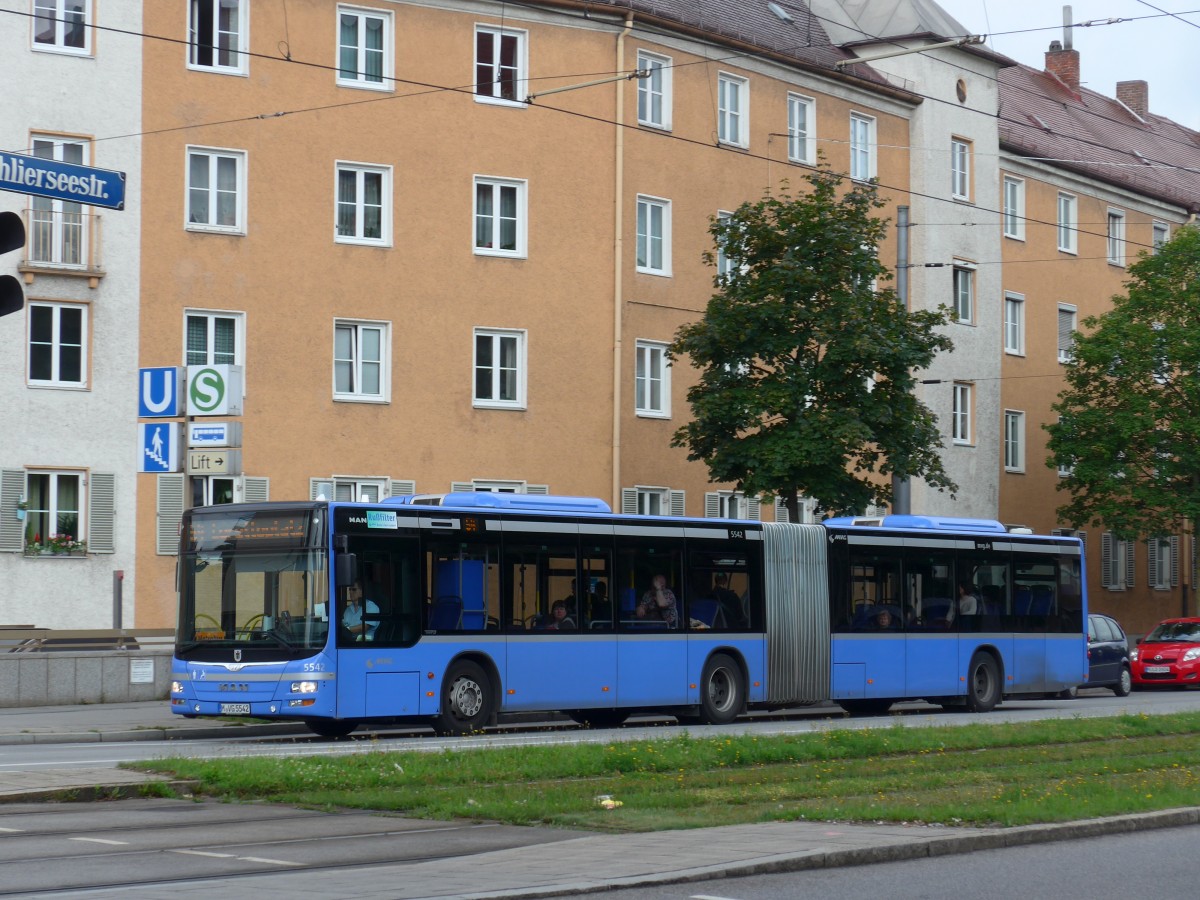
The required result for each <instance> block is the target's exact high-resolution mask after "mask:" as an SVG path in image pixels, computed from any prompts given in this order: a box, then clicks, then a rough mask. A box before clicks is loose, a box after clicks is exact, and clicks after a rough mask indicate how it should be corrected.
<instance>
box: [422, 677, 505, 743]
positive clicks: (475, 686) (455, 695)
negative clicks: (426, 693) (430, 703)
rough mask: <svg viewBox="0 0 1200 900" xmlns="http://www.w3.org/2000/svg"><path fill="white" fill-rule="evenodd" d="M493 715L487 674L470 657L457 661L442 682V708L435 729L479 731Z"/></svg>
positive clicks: (439, 730)
mask: <svg viewBox="0 0 1200 900" xmlns="http://www.w3.org/2000/svg"><path fill="white" fill-rule="evenodd" d="M491 718H492V683H491V680H490V679H489V678H488V677H487V673H486V672H484V671H483V669H482V668H481V667H480V666H479V664H478V663H473V662H471V661H470V660H463V661H462V662H457V663H455V664H454V665H452V666H451V667H450V671H448V672H447V673H446V680H445V681H444V682H442V711H441V713H440V714H439V715H438V717H437V719H435V720H434V725H433V728H434V731H436V732H437V733H438V734H442V735H455V734H471V733H473V732H477V731H482V730H483V726H484V725H486V724H487V723H488V722H489V721H490V720H491Z"/></svg>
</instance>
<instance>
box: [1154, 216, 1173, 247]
mask: <svg viewBox="0 0 1200 900" xmlns="http://www.w3.org/2000/svg"><path fill="white" fill-rule="evenodd" d="M1151 229H1152V230H1151V232H1150V233H1151V239H1150V243H1151V245H1152V246H1153V248H1154V249H1153V250H1152V251H1151V252H1153V253H1157V252H1158V249H1159V248H1160V247H1161V246H1162V245H1163V244H1165V243H1166V242H1167V241H1169V240H1171V226H1170V225H1168V224H1167V223H1166V222H1159V221H1157V220H1156V221H1155V222H1154V224H1153V225H1152V226H1151Z"/></svg>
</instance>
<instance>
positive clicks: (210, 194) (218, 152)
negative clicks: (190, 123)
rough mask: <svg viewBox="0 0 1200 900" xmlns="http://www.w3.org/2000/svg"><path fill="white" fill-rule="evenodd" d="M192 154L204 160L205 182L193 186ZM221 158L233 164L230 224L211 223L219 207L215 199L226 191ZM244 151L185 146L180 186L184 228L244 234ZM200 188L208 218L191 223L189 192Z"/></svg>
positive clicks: (216, 232)
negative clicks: (232, 200)
mask: <svg viewBox="0 0 1200 900" xmlns="http://www.w3.org/2000/svg"><path fill="white" fill-rule="evenodd" d="M193 157H195V158H199V159H204V160H206V161H207V163H208V166H207V178H208V183H207V184H206V185H203V186H197V187H193V186H192V159H193ZM221 160H232V161H233V163H234V165H235V166H236V172H235V177H234V181H235V187H234V191H235V194H236V196H235V197H234V204H233V206H234V221H233V223H232V224H219V223H215V222H213V221H212V220H213V218H214V217H215V212H216V210H217V208H218V204H217V200H218V199H219V197H220V194H221V193H228V191H227V190H226V189H224V188H223V187H222V186H221V185H220V179H219V171H218V169H219V166H220V161H221ZM246 168H247V163H246V152H245V151H244V150H228V149H221V148H217V147H197V146H193V145H188V147H187V149H186V150H185V154H184V185H183V191H184V193H183V227H184V228H185V229H186V230H188V231H203V232H210V233H214V234H245V233H246V183H247V178H246ZM193 191H203V192H204V193H205V195H206V199H207V204H208V210H209V213H208V221H205V222H193V221H191V217H192V192H193Z"/></svg>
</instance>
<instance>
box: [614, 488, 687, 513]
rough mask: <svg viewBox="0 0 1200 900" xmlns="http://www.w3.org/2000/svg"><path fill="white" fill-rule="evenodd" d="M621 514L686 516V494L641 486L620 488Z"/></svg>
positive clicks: (668, 489)
mask: <svg viewBox="0 0 1200 900" xmlns="http://www.w3.org/2000/svg"><path fill="white" fill-rule="evenodd" d="M621 512H622V513H625V514H627V515H638V516H683V515H687V496H686V492H685V491H680V490H672V489H671V488H667V487H658V486H651V485H642V484H639V485H635V486H634V487H631V488H621Z"/></svg>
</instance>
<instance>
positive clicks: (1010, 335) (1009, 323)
mask: <svg viewBox="0 0 1200 900" xmlns="http://www.w3.org/2000/svg"><path fill="white" fill-rule="evenodd" d="M1004 352H1005V353H1007V354H1009V355H1010V356H1024V355H1025V295H1024V294H1017V293H1014V292H1013V291H1005V292H1004Z"/></svg>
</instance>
